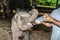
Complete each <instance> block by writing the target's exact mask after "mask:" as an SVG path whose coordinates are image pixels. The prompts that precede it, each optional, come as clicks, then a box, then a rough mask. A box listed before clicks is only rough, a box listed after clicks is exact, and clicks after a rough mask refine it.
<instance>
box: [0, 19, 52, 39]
mask: <svg viewBox="0 0 60 40" xmlns="http://www.w3.org/2000/svg"><path fill="white" fill-rule="evenodd" d="M37 29H39V28H37ZM45 29H46V30H45ZM47 30H49V29H47V28H44V27H43V29H41V28H40V29H39V30H32V31H31V33H30V40H50V35H51V32H49V31H47ZM11 34H12V33H11V22H10V20H7V19H2V20H0V40H12V37H11Z"/></svg>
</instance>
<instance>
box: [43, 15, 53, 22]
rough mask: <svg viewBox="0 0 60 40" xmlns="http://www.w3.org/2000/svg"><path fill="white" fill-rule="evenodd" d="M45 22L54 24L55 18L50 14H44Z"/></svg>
mask: <svg viewBox="0 0 60 40" xmlns="http://www.w3.org/2000/svg"><path fill="white" fill-rule="evenodd" d="M43 16H44V21H46V22H52V21H53V18H52V17H51V16H50V15H49V14H44V15H43Z"/></svg>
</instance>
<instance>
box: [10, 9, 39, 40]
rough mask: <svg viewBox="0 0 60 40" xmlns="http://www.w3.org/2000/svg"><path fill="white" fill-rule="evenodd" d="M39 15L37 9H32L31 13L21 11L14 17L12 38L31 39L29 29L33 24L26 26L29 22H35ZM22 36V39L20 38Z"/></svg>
mask: <svg viewBox="0 0 60 40" xmlns="http://www.w3.org/2000/svg"><path fill="white" fill-rule="evenodd" d="M37 16H38V11H37V10H36V9H33V10H31V11H30V12H29V13H27V12H26V11H20V12H17V13H16V14H15V16H14V17H13V18H12V26H11V29H12V39H13V40H29V31H28V29H30V28H31V27H32V26H28V27H27V26H26V27H25V26H24V25H26V24H27V23H31V22H34V20H35V19H36V18H37ZM19 38H20V39H19Z"/></svg>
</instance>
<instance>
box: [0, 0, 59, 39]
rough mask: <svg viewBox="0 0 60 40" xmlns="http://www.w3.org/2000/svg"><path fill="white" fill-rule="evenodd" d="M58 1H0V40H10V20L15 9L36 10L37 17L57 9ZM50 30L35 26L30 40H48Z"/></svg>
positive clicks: (42, 26)
mask: <svg viewBox="0 0 60 40" xmlns="http://www.w3.org/2000/svg"><path fill="white" fill-rule="evenodd" d="M59 4H60V0H0V40H12V37H11V34H12V33H11V19H12V17H13V16H14V15H15V13H16V11H17V9H23V10H26V11H30V10H31V9H33V7H34V8H36V9H38V11H39V16H38V17H40V16H42V15H43V14H44V13H51V12H52V11H53V10H54V9H56V8H58V5H59ZM51 30H52V28H47V27H44V25H42V24H41V25H36V26H35V27H33V28H32V30H31V31H30V40H50V36H51Z"/></svg>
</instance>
